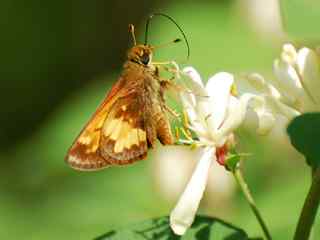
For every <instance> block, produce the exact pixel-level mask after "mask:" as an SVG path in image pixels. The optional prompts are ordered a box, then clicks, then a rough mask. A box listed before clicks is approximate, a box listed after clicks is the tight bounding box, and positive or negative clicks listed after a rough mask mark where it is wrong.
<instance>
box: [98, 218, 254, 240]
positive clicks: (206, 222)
mask: <svg viewBox="0 0 320 240" xmlns="http://www.w3.org/2000/svg"><path fill="white" fill-rule="evenodd" d="M123 239H126V240H140V239H141V240H152V239H159V240H176V239H180V240H193V239H195V240H250V239H251V240H253V238H249V237H248V235H247V234H246V233H245V232H244V231H243V230H242V229H239V228H237V227H235V226H232V225H231V224H228V223H226V222H224V221H221V220H219V219H216V218H210V217H204V216H197V217H196V219H195V221H194V223H193V224H192V227H191V228H190V229H188V231H187V232H186V234H184V235H183V236H178V235H175V234H174V233H173V232H172V230H171V228H170V225H169V218H168V217H161V218H156V219H151V220H147V221H145V222H142V223H139V224H136V225H133V226H130V227H128V228H125V229H122V230H119V231H110V232H107V233H106V234H104V235H102V236H100V237H98V238H96V239H95V240H123Z"/></svg>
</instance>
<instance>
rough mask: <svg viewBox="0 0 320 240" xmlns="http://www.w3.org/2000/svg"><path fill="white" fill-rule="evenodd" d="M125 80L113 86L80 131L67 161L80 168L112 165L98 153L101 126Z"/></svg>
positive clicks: (120, 93)
mask: <svg viewBox="0 0 320 240" xmlns="http://www.w3.org/2000/svg"><path fill="white" fill-rule="evenodd" d="M123 85H124V81H123V80H122V79H120V80H119V81H117V83H116V84H115V85H114V86H113V87H112V89H111V91H110V92H109V94H108V95H107V97H106V98H105V100H104V101H103V102H102V103H101V105H100V106H99V107H98V109H97V110H96V112H95V113H94V114H93V116H92V117H91V119H90V120H89V122H88V123H87V124H86V125H85V127H84V128H83V129H82V131H81V132H80V134H79V136H78V137H77V138H76V140H75V141H74V143H73V144H72V146H71V148H70V149H69V151H68V153H67V156H66V158H65V160H66V162H67V163H68V164H69V165H70V166H71V167H72V168H75V169H78V170H87V171H90V170H97V169H101V168H104V167H107V166H108V165H110V163H109V161H108V159H105V158H103V157H101V156H100V155H99V154H98V149H99V143H100V138H101V131H100V130H101V128H102V126H103V123H104V121H105V119H106V116H107V115H108V112H109V111H110V108H111V107H112V105H113V104H114V103H115V102H116V100H117V99H118V97H120V96H121V95H122V92H123Z"/></svg>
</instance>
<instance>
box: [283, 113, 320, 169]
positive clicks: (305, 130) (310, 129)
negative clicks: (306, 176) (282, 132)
mask: <svg viewBox="0 0 320 240" xmlns="http://www.w3.org/2000/svg"><path fill="white" fill-rule="evenodd" d="M287 132H288V134H289V136H290V140H291V143H292V145H293V146H294V147H295V148H296V149H297V150H298V151H299V152H300V153H302V154H303V155H304V156H305V157H306V160H307V163H308V164H309V165H310V166H311V167H312V168H315V167H317V166H320V146H319V140H320V113H306V114H303V115H301V116H299V117H296V118H295V119H293V120H292V122H291V123H290V124H289V126H288V129H287Z"/></svg>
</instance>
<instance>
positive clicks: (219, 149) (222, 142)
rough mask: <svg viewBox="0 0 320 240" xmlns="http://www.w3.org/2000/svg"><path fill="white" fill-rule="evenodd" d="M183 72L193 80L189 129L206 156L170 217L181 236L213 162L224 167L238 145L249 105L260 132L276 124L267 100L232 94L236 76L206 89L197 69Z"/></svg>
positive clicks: (220, 76)
mask: <svg viewBox="0 0 320 240" xmlns="http://www.w3.org/2000/svg"><path fill="white" fill-rule="evenodd" d="M183 73H184V74H185V75H187V76H188V77H189V78H190V80H191V81H190V86H189V88H190V89H189V90H187V91H184V92H183V93H182V94H181V99H182V103H183V106H184V109H185V111H186V113H187V115H188V119H189V126H188V127H189V129H191V130H192V131H194V132H195V134H196V135H197V137H198V138H199V140H198V141H197V142H196V144H197V145H198V146H200V147H201V148H202V149H201V151H202V153H201V156H200V160H199V162H198V164H197V166H196V168H195V170H194V172H193V175H192V177H191V179H190V180H189V182H188V184H187V187H186V188H185V190H184V192H183V193H182V195H181V196H180V199H179V200H178V203H177V205H176V206H175V208H174V209H173V211H172V212H171V215H170V225H171V228H172V229H173V231H174V232H175V233H176V234H178V235H182V234H184V233H185V231H186V230H187V229H188V228H189V227H190V226H191V224H192V222H193V220H194V217H195V214H196V211H197V209H198V207H199V204H200V200H201V198H202V195H203V192H204V190H205V187H206V184H207V180H208V174H209V169H210V166H211V164H212V162H213V161H218V162H220V163H221V164H223V161H224V159H225V156H226V153H227V151H228V149H229V147H230V145H234V135H233V131H234V130H235V129H236V128H238V127H239V126H240V125H241V123H242V122H243V121H244V119H245V116H246V112H247V108H248V106H249V103H250V106H251V107H252V109H253V110H254V112H255V113H256V114H257V117H258V119H259V129H258V130H259V131H261V132H264V131H267V130H268V129H269V128H271V127H272V125H273V121H274V119H273V117H272V115H271V114H270V113H269V112H268V111H267V110H266V108H265V102H264V98H263V97H260V96H256V95H254V94H250V93H248V94H244V95H242V96H240V97H239V98H238V97H236V96H234V95H233V94H232V89H233V88H234V76H233V75H232V74H230V73H226V72H220V73H217V74H215V75H214V76H212V77H211V78H210V79H209V80H208V82H207V84H206V85H205V86H204V84H203V82H202V80H201V77H200V75H199V73H198V72H197V71H196V70H195V69H194V68H192V67H187V68H185V69H183Z"/></svg>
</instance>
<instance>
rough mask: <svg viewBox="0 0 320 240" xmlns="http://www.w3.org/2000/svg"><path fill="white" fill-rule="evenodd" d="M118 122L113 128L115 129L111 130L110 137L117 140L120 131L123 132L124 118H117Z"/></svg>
mask: <svg viewBox="0 0 320 240" xmlns="http://www.w3.org/2000/svg"><path fill="white" fill-rule="evenodd" d="M115 121H116V123H115V127H114V129H113V131H112V132H111V135H110V138H111V139H112V140H117V139H118V137H119V135H120V132H121V128H122V119H121V118H120V119H115Z"/></svg>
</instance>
